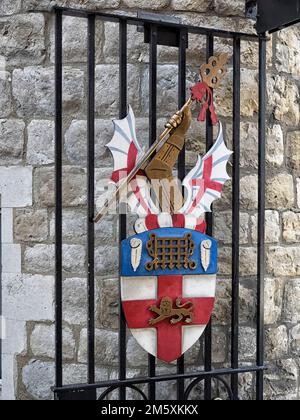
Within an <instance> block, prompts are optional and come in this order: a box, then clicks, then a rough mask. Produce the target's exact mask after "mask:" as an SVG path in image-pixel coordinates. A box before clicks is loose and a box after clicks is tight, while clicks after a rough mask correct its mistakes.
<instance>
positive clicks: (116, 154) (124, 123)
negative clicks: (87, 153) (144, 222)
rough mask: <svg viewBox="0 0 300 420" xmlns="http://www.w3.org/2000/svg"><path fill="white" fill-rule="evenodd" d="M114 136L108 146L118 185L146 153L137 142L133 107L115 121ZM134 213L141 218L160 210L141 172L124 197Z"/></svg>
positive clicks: (114, 180) (114, 181) (112, 177)
mask: <svg viewBox="0 0 300 420" xmlns="http://www.w3.org/2000/svg"><path fill="white" fill-rule="evenodd" d="M114 126H115V131H114V136H113V138H112V140H111V141H110V143H108V144H107V147H108V149H109V150H110V152H111V154H112V156H113V160H114V171H113V174H112V176H111V181H112V182H113V183H114V184H116V185H118V184H119V183H120V181H121V180H123V179H124V178H126V177H127V175H129V173H130V172H131V171H132V170H133V169H134V168H135V166H136V165H137V163H138V162H139V160H140V159H141V158H142V156H143V155H144V152H143V150H142V148H141V146H140V144H139V142H138V140H137V136H136V124H135V116H134V113H133V110H132V108H131V106H129V112H128V114H127V116H126V117H125V118H124V119H122V120H114ZM123 197H124V198H126V199H127V197H128V199H127V203H128V205H129V207H130V209H131V211H132V212H133V213H136V214H138V215H139V216H140V217H143V216H147V215H148V214H150V213H157V212H158V209H157V208H156V206H155V205H154V203H153V201H152V200H151V197H150V184H149V182H148V180H147V177H146V176H145V174H144V173H143V172H142V171H141V172H140V173H138V175H137V176H136V177H135V178H134V179H133V180H132V182H131V183H130V185H129V186H128V195H126V196H123Z"/></svg>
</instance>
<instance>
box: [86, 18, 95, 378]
mask: <svg viewBox="0 0 300 420" xmlns="http://www.w3.org/2000/svg"><path fill="white" fill-rule="evenodd" d="M95 47H96V46H95V16H94V15H91V16H89V17H88V69H87V70H88V87H87V88H88V92H87V93H88V107H87V137H88V146H87V247H88V249H87V294H88V319H87V354H88V375H87V376H88V383H89V384H92V383H93V382H95V224H94V209H95Z"/></svg>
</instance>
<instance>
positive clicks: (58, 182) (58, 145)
mask: <svg viewBox="0 0 300 420" xmlns="http://www.w3.org/2000/svg"><path fill="white" fill-rule="evenodd" d="M55 14H56V15H55V384H56V386H57V387H61V386H62V383H63V374H62V344H63V343H62V340H63V338H62V148H63V144H62V143H63V139H62V12H61V11H60V10H56V11H55Z"/></svg>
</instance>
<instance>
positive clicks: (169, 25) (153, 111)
mask: <svg viewBox="0 0 300 420" xmlns="http://www.w3.org/2000/svg"><path fill="white" fill-rule="evenodd" d="M54 13H55V16H56V23H55V34H56V35H55V40H56V48H55V58H56V61H55V69H56V83H55V93H56V100H55V115H56V116H55V123H56V124H55V125H56V129H55V140H56V152H55V162H56V181H55V185H56V193H55V198H56V211H55V216H56V227H55V232H56V242H55V250H56V252H55V255H56V283H55V294H56V384H55V387H54V393H55V396H56V398H57V399H96V395H97V394H96V391H97V390H99V389H104V388H107V389H106V390H105V391H104V392H103V394H102V395H101V396H100V399H101V398H102V399H104V398H105V397H109V395H110V393H111V392H112V391H114V390H116V389H119V397H120V399H125V398H126V389H127V388H131V389H134V390H136V391H137V392H138V393H139V394H140V395H141V396H142V398H144V399H150V400H155V397H156V384H157V383H158V382H168V381H174V380H175V381H177V398H178V400H184V399H188V397H189V395H190V393H191V391H192V389H193V388H194V387H195V386H196V385H197V384H198V383H199V382H201V381H203V382H204V398H205V399H206V400H210V399H211V398H212V378H214V379H216V380H219V381H220V382H221V383H222V384H223V385H224V386H225V388H226V390H227V392H228V398H230V399H232V400H237V399H238V398H239V386H238V376H239V374H242V373H247V372H255V373H256V374H257V380H256V384H257V387H256V398H257V399H263V372H264V370H265V367H264V300H263V298H264V274H265V267H264V260H265V258H264V248H265V247H264V221H265V130H266V126H265V124H266V123H265V117H266V116H265V113H266V92H265V91H266V42H267V39H266V37H265V36H260V37H257V36H255V35H251V34H243V33H236V32H231V31H223V30H217V29H207V28H202V27H197V26H189V25H181V24H178V23H173V22H168V21H164V20H163V19H160V18H159V19H154V18H151V17H148V18H145V17H144V18H143V17H141V16H140V17H138V18H136V17H132V16H124V15H122V16H119V15H114V14H106V13H101V12H90V11H82V10H72V9H68V8H59V7H56V8H55V9H54ZM63 16H75V17H78V18H82V19H87V21H88V48H87V54H88V85H87V89H88V91H87V97H88V112H87V123H88V135H87V142H88V159H87V161H88V165H87V185H88V230H87V243H88V267H87V279H88V281H87V284H88V307H87V314H88V324H87V329H88V339H87V348H88V349H87V351H88V362H87V363H88V377H87V383H85V384H74V385H64V383H63V357H62V354H63V352H62V348H63V346H62V344H63V337H62V327H63V311H62V305H63V299H62V286H63V284H62V278H63V277H62V152H63V130H62V123H63V118H62V89H63V86H62V65H63V62H62V55H63V48H62V18H63ZM96 19H100V20H103V21H108V22H115V23H118V24H119V35H120V37H119V39H120V41H119V43H120V44H119V51H120V55H119V66H120V72H119V74H120V82H119V83H120V90H119V93H120V118H124V117H125V116H126V114H127V106H128V101H127V91H128V85H127V28H128V26H129V25H134V26H137V27H144V30H145V32H146V37H145V39H147V42H149V50H150V60H149V75H150V76H149V83H150V86H149V88H150V89H149V139H150V144H152V143H153V142H154V141H155V139H156V131H157V130H156V128H157V46H158V45H159V43H162V44H163V45H166V44H167V45H170V43H171V44H172V42H173V43H175V44H173V46H176V47H177V48H178V50H179V55H178V57H179V59H178V69H179V71H178V74H179V78H178V105H179V108H180V107H181V106H182V105H183V104H184V103H185V101H186V97H185V96H186V65H187V64H186V50H187V45H188V36H189V34H198V35H202V36H205V37H206V45H207V47H206V51H207V54H206V55H207V58H209V57H211V56H212V55H213V53H214V43H215V39H216V38H229V39H232V41H233V51H234V58H233V149H234V158H233V159H234V160H233V200H232V210H233V212H232V244H233V245H232V247H233V248H232V250H233V253H232V319H231V324H232V325H231V327H232V332H231V366H230V367H229V368H226V369H217V370H214V369H212V325H211V323H210V324H209V325H208V326H207V328H206V333H205V355H204V362H205V363H204V365H205V366H204V371H203V370H199V371H194V372H189V373H186V372H185V363H184V357H181V359H180V360H179V361H178V363H177V373H176V374H169V375H160V376H156V361H155V358H154V357H153V356H149V362H148V376H147V377H138V378H133V379H128V378H127V376H126V322H125V318H124V315H123V312H122V309H121V306H120V323H119V378H118V379H116V380H109V381H103V382H95V303H94V302H95V276H94V271H95V270H94V257H95V255H94V253H95V251H94V249H95V231H94V222H93V219H94V208H95V191H94V181H95V175H94V174H95V153H94V151H95V150H94V149H95V52H96V51H95V50H96V45H95V21H96ZM174 34H175V36H170V35H174ZM174 40H175V41H174ZM242 40H247V41H253V42H258V43H259V151H258V153H259V170H258V171H259V210H258V212H259V217H258V220H259V224H258V275H257V297H258V300H257V363H256V365H255V366H249V367H240V365H239V283H240V279H239V272H240V269H239V268H240V264H239V251H240V245H239V242H240V241H239V231H240V159H239V156H240V106H241V100H240V88H241V41H242ZM164 41H165V43H164ZM212 144H213V127H212V125H211V122H210V120H209V119H207V127H206V146H207V149H209V148H210V147H211V146H212ZM178 169H179V177H180V178H181V179H183V178H184V176H185V151H183V152H182V154H181V156H180V159H179V166H178ZM207 223H208V230H207V234H208V235H212V233H213V232H212V230H213V215H212V214H209V215H208V217H207ZM126 236H127V220H126V215H121V216H120V227H119V239H120V241H122V240H123V239H125V238H126ZM224 375H225V376H226V375H227V376H228V375H229V376H230V377H231V383H230V384H228V383H227V382H226V381H224V379H223V378H222V376H224ZM186 379H189V380H192V381H191V382H190V384H189V385H188V387H186V386H185V380H186ZM139 384H148V395H146V394H145V393H144V392H142V391H141V390H140V389H139V388H138V387H137V385H139Z"/></svg>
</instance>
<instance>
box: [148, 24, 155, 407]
mask: <svg viewBox="0 0 300 420" xmlns="http://www.w3.org/2000/svg"><path fill="white" fill-rule="evenodd" d="M156 87H157V26H156V25H151V27H150V43H149V146H152V144H153V143H154V142H155V141H156V136H157V88H156ZM148 375H149V376H150V377H155V375H156V359H155V357H154V356H152V355H151V354H149V355H148ZM148 393H149V394H148V395H149V399H150V400H155V397H156V384H155V382H151V383H149V385H148Z"/></svg>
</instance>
